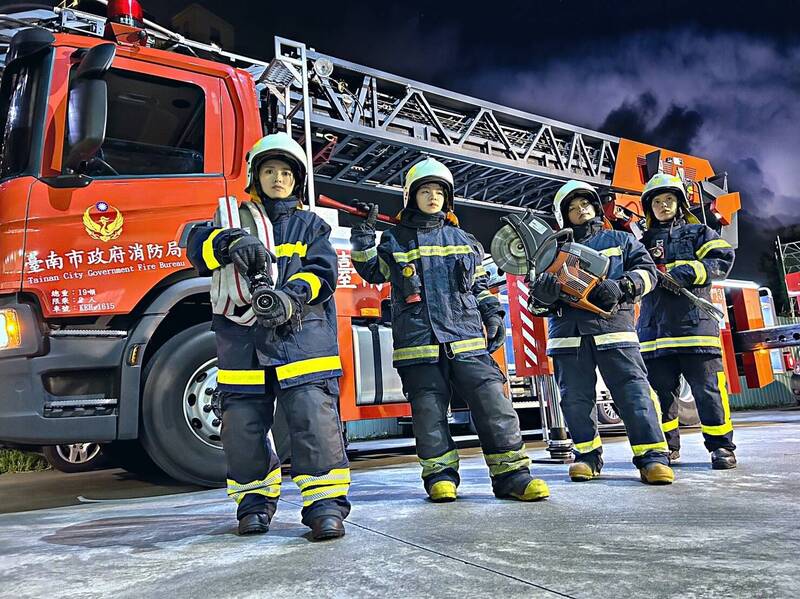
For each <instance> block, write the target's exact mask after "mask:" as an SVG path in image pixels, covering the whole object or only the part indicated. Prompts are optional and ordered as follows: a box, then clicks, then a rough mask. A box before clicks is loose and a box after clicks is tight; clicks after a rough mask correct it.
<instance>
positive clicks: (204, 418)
mask: <svg viewBox="0 0 800 599" xmlns="http://www.w3.org/2000/svg"><path fill="white" fill-rule="evenodd" d="M217 372H218V369H217V359H216V358H214V359H213V360H209V361H208V362H206V363H205V364H203V365H202V366H200V368H198V369H197V370H195V371H194V374H192V376H191V377H189V382H188V383H187V384H186V389H185V390H184V392H183V416H184V419H185V421H186V426H188V427H189V430H190V431H192V434H193V435H194V436H195V437H197V438H198V439H199V440H200V441H201V442H203V443H205V444H206V445H208V446H210V447H213V448H215V449H219V450H222V441H221V439H220V424H221V423H220V421H219V420H218V419H217V417H216V416H215V415H214V411H213V410H212V409H211V399H212V397H213V395H214V391H215V390H216V388H217Z"/></svg>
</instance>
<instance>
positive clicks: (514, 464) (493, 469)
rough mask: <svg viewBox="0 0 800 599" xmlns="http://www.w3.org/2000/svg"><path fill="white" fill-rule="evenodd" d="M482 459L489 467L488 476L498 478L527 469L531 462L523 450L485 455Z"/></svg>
mask: <svg viewBox="0 0 800 599" xmlns="http://www.w3.org/2000/svg"><path fill="white" fill-rule="evenodd" d="M483 458H484V459H485V460H486V465H487V466H488V467H489V474H491V475H492V476H500V475H501V474H506V473H508V472H515V471H517V470H520V469H522V468H527V467H528V466H529V465H530V463H531V460H530V458H529V457H528V454H526V453H525V450H524V449H518V450H515V451H504V452H503V453H487V454H484V456H483Z"/></svg>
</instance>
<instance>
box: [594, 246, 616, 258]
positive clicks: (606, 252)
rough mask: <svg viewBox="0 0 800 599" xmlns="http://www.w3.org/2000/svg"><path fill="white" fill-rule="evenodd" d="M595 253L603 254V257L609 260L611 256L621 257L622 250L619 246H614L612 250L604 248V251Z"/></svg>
mask: <svg viewBox="0 0 800 599" xmlns="http://www.w3.org/2000/svg"><path fill="white" fill-rule="evenodd" d="M597 251H598V252H600V253H601V254H603V256H608V257H609V258H610V257H611V256H621V255H622V248H621V247H619V246H616V247H613V248H606V249H604V250H597Z"/></svg>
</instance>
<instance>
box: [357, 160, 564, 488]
mask: <svg viewBox="0 0 800 599" xmlns="http://www.w3.org/2000/svg"><path fill="white" fill-rule="evenodd" d="M404 201H405V202H404V203H405V208H404V209H403V210H402V212H401V214H400V223H399V224H398V225H397V226H395V227H394V228H392V229H390V230H388V231H385V232H384V233H383V236H382V239H381V243H380V245H379V246H377V247H376V245H375V220H376V217H377V213H378V207H377V206H374V205H372V206H371V207H370V211H369V216H368V218H367V219H366V220H365V221H364V222H363V223H360V224H359V225H356V226H355V227H353V230H352V236H351V242H352V244H353V252H352V260H353V263H354V266H355V268H356V270H357V271H358V273H359V274H360V275H361V276H362V277H363V278H364V279H365V280H367V281H369V282H371V283H385V282H390V283H391V289H392V334H393V337H394V353H393V364H394V366H395V368H397V371H398V373H399V374H400V378H401V379H402V381H403V388H404V391H405V393H406V394H407V396H408V399H409V402H410V403H411V411H412V420H413V427H414V436H415V438H416V448H417V455H418V457H419V460H420V463H421V466H422V480H423V482H424V486H425V490H426V492H427V493H428V496H429V497H430V499H431V500H432V501H434V502H447V501H453V500H455V499H456V498H457V487H458V484H459V482H460V479H459V474H458V467H459V457H458V451H457V450H456V445H455V443H454V442H453V438H452V437H451V435H450V431H449V428H448V424H447V410H448V405H449V403H450V398H451V396H452V394H453V392H454V391H455V392H456V393H458V394H459V396H460V397H462V398H463V399H464V400H465V401H466V402H467V404H468V405H469V408H470V410H471V411H472V417H473V419H474V422H475V428H476V429H477V431H478V437H479V438H480V442H481V446H482V448H483V453H484V458H485V460H486V464H487V466H488V467H489V473H490V475H491V479H492V488H493V491H494V494H495V496H497V497H499V498H508V499H517V500H521V501H533V500H539V499H544V498H546V497H548V496H549V490H548V488H547V485H546V484H545V482H544V481H543V480H539V479H534V478H533V477H532V476H531V474H530V469H529V465H530V459H529V458H528V456H527V454H526V453H525V448H524V445H523V442H522V435H521V434H520V427H519V420H518V418H517V414H516V412H515V411H514V408H513V407H512V405H511V400H510V399H509V398H508V397H507V396H506V395H505V392H504V383H505V377H504V376H503V374H502V372H501V371H500V369H499V367H498V366H497V364H496V363H495V362H494V360H493V359H492V357H491V356H490V355H489V354H490V353H491V352H493V351H495V350H497V348H499V347H500V346H501V345H503V344H504V343H505V339H506V331H505V325H504V322H503V316H504V313H503V310H502V309H501V307H500V303H499V301H498V300H497V298H496V297H494V295H492V293H491V292H490V291H489V290H488V289H487V282H488V275H487V273H486V271H485V270H484V268H483V267H482V266H481V261H482V258H483V250H482V248H481V246H480V244H479V243H478V242H477V240H476V239H475V238H474V237H473V236H472V235H470V234H469V233H467V232H465V231H464V230H462V229H461V228H459V226H458V220H457V219H456V217H455V214H454V212H453V176H452V174H451V173H450V171H449V170H448V169H447V167H446V166H445V165H444V164H442V163H441V162H438V161H436V160H434V159H432V158H427V159H425V160H423V161H422V162H420V163H418V164H416V165H415V166H413V167H412V168H411V169H410V170H409V171H408V173H406V179H405V187H404ZM484 325H485V327H486V331H487V333H486V336H484ZM487 337H488V344H487Z"/></svg>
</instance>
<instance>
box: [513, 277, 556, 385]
mask: <svg viewBox="0 0 800 599" xmlns="http://www.w3.org/2000/svg"><path fill="white" fill-rule="evenodd" d="M506 282H507V286H508V308H509V312H510V316H511V340H512V342H513V345H514V364H515V366H516V375H517V376H542V375H546V374H552V373H553V371H552V369H551V367H550V361H549V360H548V359H547V354H546V350H547V326H546V325H545V321H544V318H540V317H538V316H534V315H533V314H531V312H530V310H528V297H529V296H530V291H529V290H528V286H527V285H526V284H525V279H524V277H519V276H516V275H510V274H506Z"/></svg>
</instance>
